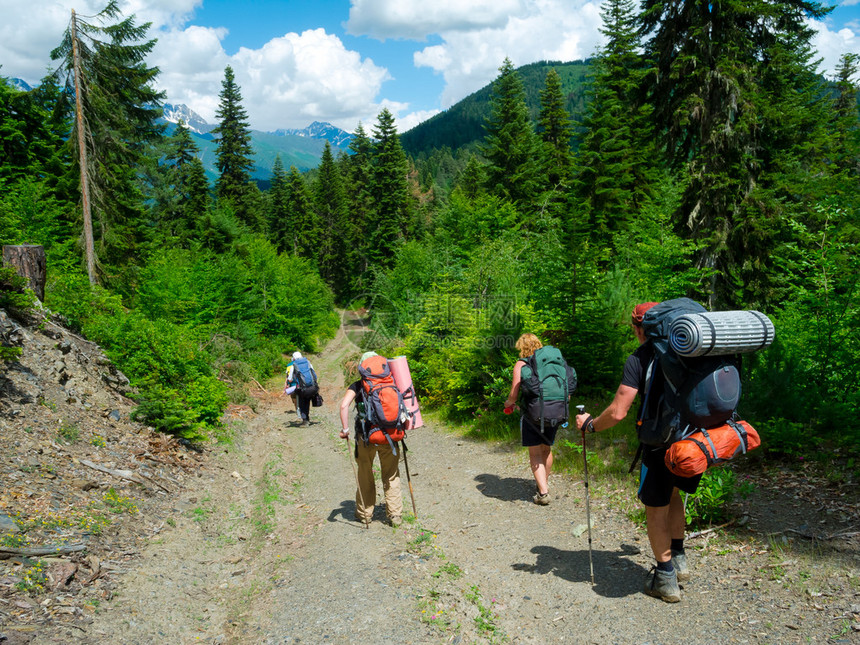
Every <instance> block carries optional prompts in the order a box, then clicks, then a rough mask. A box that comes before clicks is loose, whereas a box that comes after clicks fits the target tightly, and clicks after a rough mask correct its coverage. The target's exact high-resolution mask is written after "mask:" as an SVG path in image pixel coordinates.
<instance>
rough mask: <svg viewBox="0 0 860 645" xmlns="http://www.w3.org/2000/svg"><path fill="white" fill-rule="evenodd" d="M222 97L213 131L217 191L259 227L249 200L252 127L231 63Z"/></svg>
mask: <svg viewBox="0 0 860 645" xmlns="http://www.w3.org/2000/svg"><path fill="white" fill-rule="evenodd" d="M218 96H219V97H220V99H221V103H220V105H219V107H218V111H217V112H216V113H215V116H216V117H217V118H218V127H216V128H215V129H213V130H212V134H214V135H215V136H216V137H217V142H218V151H217V155H218V164H217V165H218V172H219V173H220V174H219V177H218V179H217V181H216V182H215V192H216V195H217V196H218V199H219V200H221V201H225V202H227V203H229V204H230V205H231V206H232V208H233V210H234V211H235V212H236V215H237V216H238V217H239V219H241V220H242V221H243V222H245V223H246V224H248V225H250V226H252V227H254V228H256V227H257V224H258V223H257V222H256V221H254V219H255V218H254V216H253V213H252V211H251V209H250V208H248V205H247V204H246V201H245V198H246V197H247V196H248V192H249V186H248V184H249V182H250V181H251V170H252V169H253V167H254V161H253V159H252V156H253V152H254V151H253V148H252V147H251V128H250V125H249V124H248V114H247V113H246V112H245V109H244V108H243V107H242V94H241V90H240V89H239V86H238V85H237V84H236V76H235V74H234V73H233V68H232V67H230V66H229V65H228V66H227V67H226V68H225V69H224V80H223V81H222V82H221V93H220V94H219V95H218Z"/></svg>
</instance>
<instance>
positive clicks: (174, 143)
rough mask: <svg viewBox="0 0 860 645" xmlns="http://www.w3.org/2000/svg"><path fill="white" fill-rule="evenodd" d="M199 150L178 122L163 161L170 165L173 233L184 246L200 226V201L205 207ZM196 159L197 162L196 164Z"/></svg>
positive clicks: (182, 124)
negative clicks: (173, 217) (173, 209)
mask: <svg viewBox="0 0 860 645" xmlns="http://www.w3.org/2000/svg"><path fill="white" fill-rule="evenodd" d="M199 154H200V149H199V148H198V147H197V144H196V143H194V140H193V139H192V138H191V133H190V132H189V131H188V128H186V127H185V124H184V123H183V122H182V121H180V122H179V124H178V125H177V127H176V130H174V132H173V136H172V137H171V138H170V140H169V142H168V152H167V154H166V155H165V161H166V162H167V164H168V165H169V167H170V170H171V172H170V179H171V182H170V183H171V185H172V186H173V197H174V200H175V201H174V203H175V226H176V228H175V230H174V231H173V233H174V235H175V236H176V237H178V238H179V239H180V240H182V241H183V244H184V245H187V244H188V242H189V241H190V240H191V239H192V238H193V237H194V236H195V234H196V232H197V229H198V227H199V222H200V217H201V215H202V213H201V203H200V202H201V200H202V201H203V204H204V208H205V202H206V200H207V199H208V184H206V176H205V173H204V175H203V181H204V185H205V187H203V188H202V192H203V195H201V186H200V175H199V172H200V170H201V169H202V167H203V166H202V163H201V162H200V159H199V157H198V155H199ZM195 162H196V163H195Z"/></svg>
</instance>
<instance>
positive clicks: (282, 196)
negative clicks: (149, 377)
mask: <svg viewBox="0 0 860 645" xmlns="http://www.w3.org/2000/svg"><path fill="white" fill-rule="evenodd" d="M267 216H268V220H269V222H268V223H269V239H270V240H271V241H272V243H273V244H274V245H275V248H277V249H278V251H279V252H281V251H289V252H291V253H293V254H295V250H294V249H291V248H289V243H288V240H287V237H288V234H289V222H288V215H287V173H286V172H285V171H284V164H283V162H282V161H281V155H278V156H277V157H275V163H274V164H272V184H271V187H270V188H269V192H268V195H267Z"/></svg>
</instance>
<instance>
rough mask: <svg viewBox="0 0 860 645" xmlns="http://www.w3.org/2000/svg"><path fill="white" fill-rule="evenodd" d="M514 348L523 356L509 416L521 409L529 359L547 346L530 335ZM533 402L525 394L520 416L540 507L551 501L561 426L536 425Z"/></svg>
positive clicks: (507, 408) (508, 401) (508, 404)
mask: <svg viewBox="0 0 860 645" xmlns="http://www.w3.org/2000/svg"><path fill="white" fill-rule="evenodd" d="M514 346H515V347H516V348H517V350H519V353H520V357H519V360H517V362H516V363H515V364H514V377H513V383H512V384H511V391H510V394H508V398H507V399H506V400H505V413H506V414H510V413H511V412H513V410H514V408H515V407H518V406H517V405H516V403H517V399H518V398H519V395H520V386H521V384H522V382H523V376H522V371H523V368H524V367H526V366H527V364H528V360H529V359H530V358H531V357H532V356H533V355H534V353H535V352H536V351H537V350H539V349H541V348H542V347H543V343H541V342H540V340H539V339H538V337H537V336H535V335H534V334H529V333H526V334H523V335H522V336H520V337H519V339H517V342H516V344H515V345H514ZM530 399H533V395H530V394H529V393H526V392H525V391H524V392H523V400H524V406H523V408H520V410H521V413H522V414H521V415H520V437H521V439H522V445H523V446H525V447H527V448H528V449H529V465H530V466H531V469H532V474H533V475H534V478H535V484H536V485H537V491H536V492H535V496H534V497H533V498H532V501H534V503H535V504H538V505H540V506H546V505H547V504H549V502H550V495H549V475H550V472H551V471H552V444H553V443H554V442H555V435H556V432H557V431H558V425H547V424H544V427H543V431H541V426H540V422H539V421H538V422H537V423H536V422H535V420H534V419H533V418H532V416H530V415H529V414H528V413H527V411H528V409H529V408H530V406H529V405H528V403H529V402H530V401H529V400H530Z"/></svg>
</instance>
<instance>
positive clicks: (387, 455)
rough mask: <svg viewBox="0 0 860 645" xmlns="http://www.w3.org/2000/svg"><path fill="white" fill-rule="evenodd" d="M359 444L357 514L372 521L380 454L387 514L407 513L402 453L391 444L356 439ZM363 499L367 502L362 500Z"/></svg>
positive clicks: (362, 518)
mask: <svg viewBox="0 0 860 645" xmlns="http://www.w3.org/2000/svg"><path fill="white" fill-rule="evenodd" d="M355 443H356V446H357V447H358V457H357V459H356V461H357V463H358V489H357V490H356V491H355V518H356V519H357V520H360V521H362V522H365V521H368V522H369V521H370V519H371V517H372V516H373V507H374V505H375V504H376V482H375V481H374V478H373V459H374V457H375V456H376V455H379V469H380V471H381V472H382V490H383V491H384V492H385V514H386V516H387V517H388V518H389V519H391V518H392V517H396V518H400V516H401V515H402V514H403V496H402V493H401V491H400V468H399V462H400V457H399V451H398V455H394V454H393V453H392V452H391V446H389V445H388V444H387V443H386V444H385V445H377V444H373V443H371V444H368V445H364V441H362V440H361V439H360V438H359V439H356V442H355ZM362 500H363V501H364V503H362Z"/></svg>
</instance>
